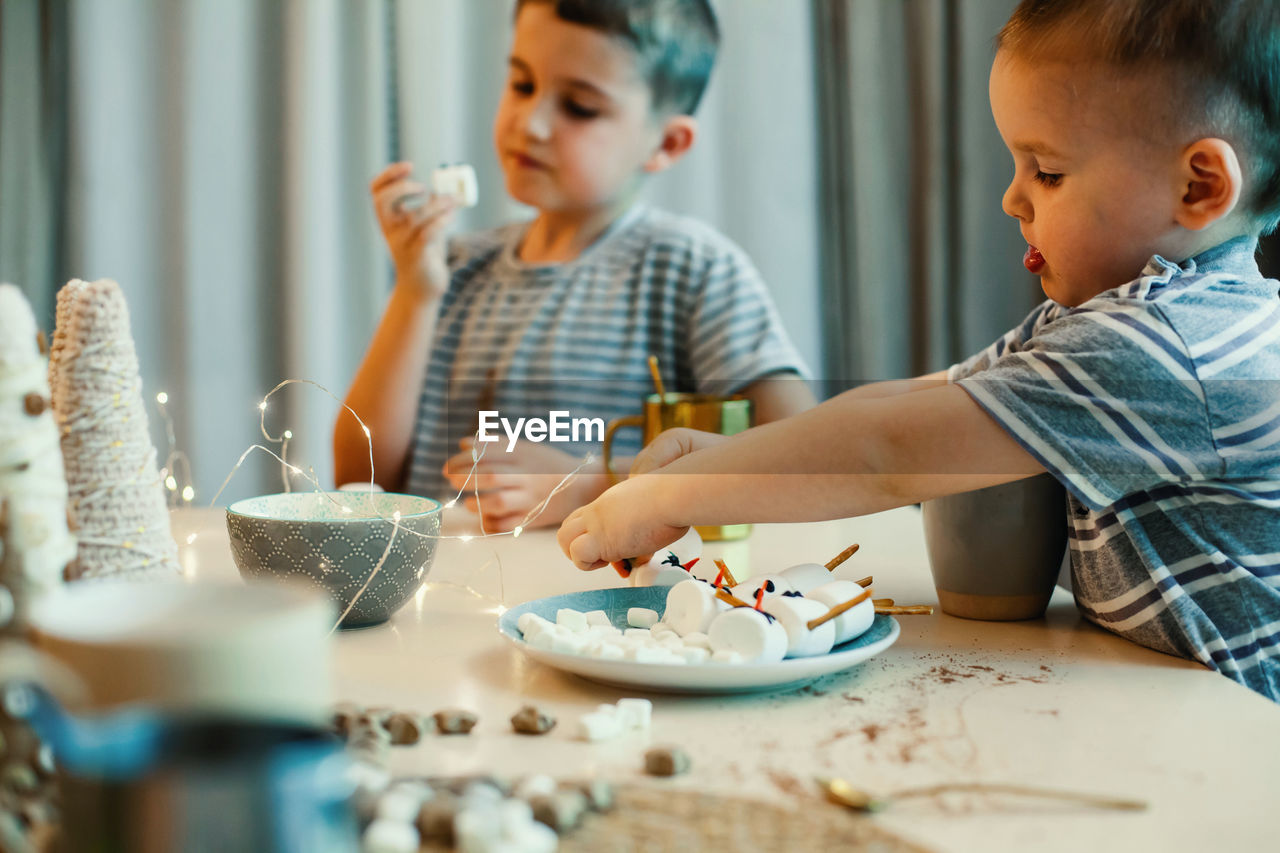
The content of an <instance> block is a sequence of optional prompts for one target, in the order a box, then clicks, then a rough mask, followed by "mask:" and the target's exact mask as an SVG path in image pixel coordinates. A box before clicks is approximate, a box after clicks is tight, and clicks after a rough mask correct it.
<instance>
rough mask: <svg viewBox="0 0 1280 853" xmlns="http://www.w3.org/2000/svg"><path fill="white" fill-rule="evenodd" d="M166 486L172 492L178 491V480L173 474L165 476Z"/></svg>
mask: <svg viewBox="0 0 1280 853" xmlns="http://www.w3.org/2000/svg"><path fill="white" fill-rule="evenodd" d="M164 487H165V488H166V489H168V490H169V491H171V492H176V491H177V490H178V481H177V480H175V479H173V476H172V475H170V476H168V477H165V478H164Z"/></svg>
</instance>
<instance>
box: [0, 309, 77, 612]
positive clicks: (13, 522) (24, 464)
mask: <svg viewBox="0 0 1280 853" xmlns="http://www.w3.org/2000/svg"><path fill="white" fill-rule="evenodd" d="M45 370H46V365H45V358H44V354H43V353H42V352H41V351H40V346H39V344H38V343H37V337H36V321H35V317H34V315H33V314H32V313H31V306H30V305H28V304H27V300H26V297H24V296H23V295H22V291H20V290H18V288H17V287H15V286H13V285H12V284H0V529H2V530H3V538H2V540H0V559H2V560H3V563H2V564H3V565H4V566H5V567H6V571H11V572H12V573H13V574H12V576H8V575H6V577H4V578H0V587H3V589H0V630H3V626H4V625H5V624H7V622H8V621H10V620H12V619H13V617H14V615H15V614H14V610H15V608H19V607H21V606H23V605H24V603H25V601H26V598H27V592H28V588H29V591H30V592H31V593H36V592H41V591H44V590H46V589H49V588H51V587H54V586H58V585H60V584H61V583H62V578H63V571H64V570H65V569H66V567H67V564H68V563H69V562H71V560H72V559H73V558H74V557H75V555H76V542H75V539H74V538H73V537H72V535H71V533H70V532H69V530H68V529H67V481H66V478H65V477H64V476H63V471H62V451H61V450H60V448H59V446H58V429H57V427H56V426H55V425H54V419H53V410H52V408H51V407H50V405H49V386H48V384H47V382H46V380H45ZM6 617H7V618H6Z"/></svg>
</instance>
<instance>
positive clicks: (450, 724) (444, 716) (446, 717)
mask: <svg viewBox="0 0 1280 853" xmlns="http://www.w3.org/2000/svg"><path fill="white" fill-rule="evenodd" d="M431 716H432V717H433V718H434V719H435V721H436V730H437V731H439V732H440V734H442V735H465V734H467V733H469V732H470V731H471V730H472V729H473V728H475V725H476V720H477V718H476V715H475V714H473V713H471V712H470V711H464V710H462V709H460V708H449V709H447V710H444V711H436V712H435V713H434V714H432V715H431Z"/></svg>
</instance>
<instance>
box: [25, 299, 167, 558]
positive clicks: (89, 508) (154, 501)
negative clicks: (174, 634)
mask: <svg viewBox="0 0 1280 853" xmlns="http://www.w3.org/2000/svg"><path fill="white" fill-rule="evenodd" d="M57 324H58V325H57V329H56V332H55V334H54V344H53V350H52V352H51V359H50V364H49V376H50V379H51V381H52V385H53V389H52V390H53V410H54V413H55V415H56V418H57V422H58V428H59V431H60V433H61V439H62V458H63V464H64V465H65V468H66V474H67V485H68V488H69V493H70V495H69V496H70V500H69V508H70V512H71V519H72V521H73V523H74V525H75V528H76V533H77V535H78V536H79V539H80V547H79V551H78V553H77V555H76V559H75V562H74V563H73V565H72V567H71V570H70V573H69V577H70V578H72V579H75V578H107V577H121V576H127V577H131V578H138V579H141V578H164V577H169V578H175V577H178V576H179V575H180V574H181V569H180V567H179V565H178V559H177V547H176V545H175V544H174V541H173V536H172V534H171V533H170V531H169V513H168V510H167V509H166V507H165V499H164V491H163V487H162V485H161V482H160V473H159V471H158V470H157V468H156V450H155V447H154V446H153V445H152V444H151V439H150V436H149V435H148V433H147V416H146V410H145V409H144V408H143V404H142V380H141V379H140V378H139V376H138V356H137V353H136V352H135V350H134V346H133V336H132V334H131V333H130V330H129V310H128V307H127V306H126V305H125V301H124V294H123V293H122V292H121V291H120V286H119V285H118V284H116V283H115V282H114V281H110V280H108V279H100V280H98V281H94V282H83V281H73V282H71V283H70V284H68V285H67V286H66V287H64V288H63V289H62V291H61V292H59V294H58V308H57Z"/></svg>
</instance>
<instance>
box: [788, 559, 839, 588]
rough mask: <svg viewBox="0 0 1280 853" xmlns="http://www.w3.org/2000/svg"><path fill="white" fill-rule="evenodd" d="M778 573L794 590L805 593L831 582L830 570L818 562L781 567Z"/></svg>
mask: <svg viewBox="0 0 1280 853" xmlns="http://www.w3.org/2000/svg"><path fill="white" fill-rule="evenodd" d="M778 574H780V575H782V577H784V578H786V579H787V581H788V583H790V584H791V587H792V588H793V589H794V590H795V591H796V592H802V593H804V594H805V595H808V594H809V590H811V589H816V588H817V587H820V586H822V585H823V584H824V583H830V582H831V572H830V571H828V570H827V567H826V566H823V565H820V564H818V563H800V564H799V565H796V566H791V567H790V568H787V569H783V570H782V571H780V572H778Z"/></svg>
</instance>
